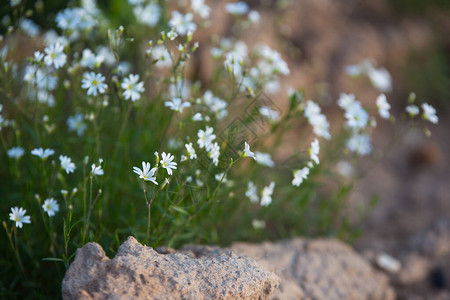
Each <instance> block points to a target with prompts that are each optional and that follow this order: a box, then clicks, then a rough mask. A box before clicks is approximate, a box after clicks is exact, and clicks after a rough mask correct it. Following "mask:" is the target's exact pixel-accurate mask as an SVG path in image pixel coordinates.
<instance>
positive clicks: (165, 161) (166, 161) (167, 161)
mask: <svg viewBox="0 0 450 300" xmlns="http://www.w3.org/2000/svg"><path fill="white" fill-rule="evenodd" d="M174 159H175V156H173V155H172V154H170V153H167V154H166V153H165V152H163V153H162V154H161V161H160V163H161V166H162V167H163V168H164V169H166V171H167V174H169V175H172V169H176V168H177V163H176V162H174V161H173V160H174Z"/></svg>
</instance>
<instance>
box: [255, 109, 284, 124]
mask: <svg viewBox="0 0 450 300" xmlns="http://www.w3.org/2000/svg"><path fill="white" fill-rule="evenodd" d="M259 113H260V114H261V115H262V116H264V117H266V118H267V119H269V120H270V121H277V120H278V119H279V118H280V113H279V112H277V111H276V110H273V109H271V108H270V107H268V106H261V107H260V108H259Z"/></svg>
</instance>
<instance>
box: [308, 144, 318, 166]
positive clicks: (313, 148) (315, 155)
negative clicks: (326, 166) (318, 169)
mask: <svg viewBox="0 0 450 300" xmlns="http://www.w3.org/2000/svg"><path fill="white" fill-rule="evenodd" d="M319 151H320V145H319V140H318V139H314V141H313V142H312V143H311V147H310V148H309V150H308V152H309V155H310V157H311V160H312V161H314V162H315V163H316V164H319V163H320V160H319V156H318V155H319Z"/></svg>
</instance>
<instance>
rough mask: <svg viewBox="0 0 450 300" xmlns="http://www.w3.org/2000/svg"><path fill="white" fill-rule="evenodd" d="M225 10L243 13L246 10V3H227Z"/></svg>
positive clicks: (233, 13)
mask: <svg viewBox="0 0 450 300" xmlns="http://www.w3.org/2000/svg"><path fill="white" fill-rule="evenodd" d="M225 10H226V11H227V12H229V13H230V14H232V15H243V14H246V13H247V12H248V5H247V3H245V2H242V1H240V2H235V3H227V4H226V5H225Z"/></svg>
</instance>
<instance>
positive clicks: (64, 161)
mask: <svg viewBox="0 0 450 300" xmlns="http://www.w3.org/2000/svg"><path fill="white" fill-rule="evenodd" d="M59 160H60V161H61V168H63V169H64V170H65V171H66V174H69V173H73V171H75V169H76V167H75V164H74V163H73V162H72V160H71V159H70V157H68V156H65V155H60V156H59Z"/></svg>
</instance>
